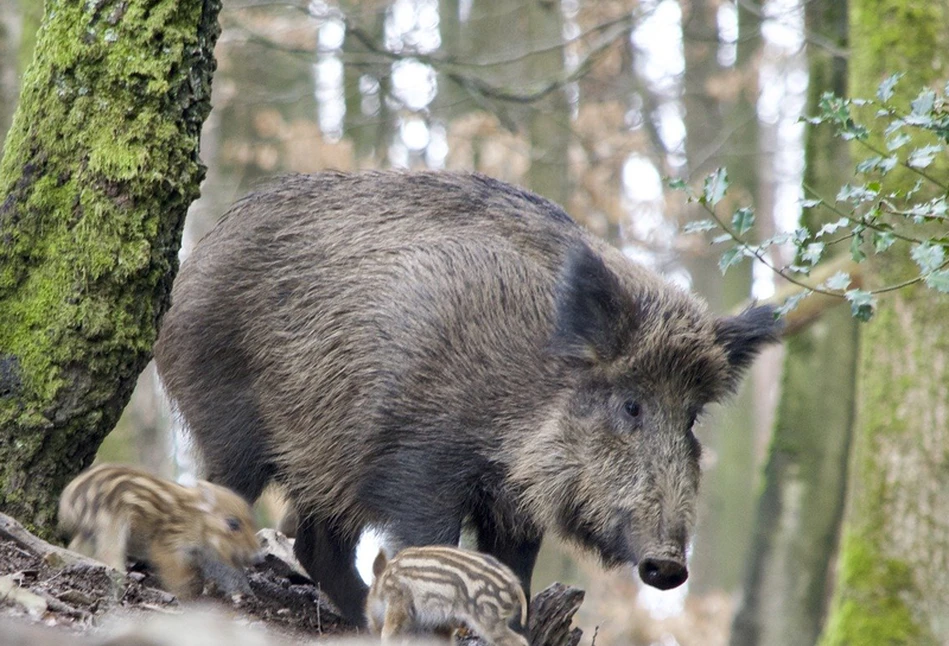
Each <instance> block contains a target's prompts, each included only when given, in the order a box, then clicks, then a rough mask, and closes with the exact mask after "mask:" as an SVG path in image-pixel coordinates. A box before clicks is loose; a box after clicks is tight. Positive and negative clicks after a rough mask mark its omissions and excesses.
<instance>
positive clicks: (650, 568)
mask: <svg viewBox="0 0 949 646" xmlns="http://www.w3.org/2000/svg"><path fill="white" fill-rule="evenodd" d="M639 578H641V579H642V580H643V583H645V584H647V585H651V586H652V587H654V588H659V589H660V590H671V589H672V588H677V587H679V586H680V585H682V584H683V583H685V580H686V579H688V578H689V571H688V570H687V569H686V567H685V565H684V564H683V563H680V562H678V561H673V560H670V559H660V558H645V559H643V560H642V561H640V562H639Z"/></svg>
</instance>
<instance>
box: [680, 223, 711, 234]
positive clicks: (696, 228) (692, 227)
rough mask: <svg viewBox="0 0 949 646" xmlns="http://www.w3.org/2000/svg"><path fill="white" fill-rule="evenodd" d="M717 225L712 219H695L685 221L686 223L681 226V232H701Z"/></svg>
mask: <svg viewBox="0 0 949 646" xmlns="http://www.w3.org/2000/svg"><path fill="white" fill-rule="evenodd" d="M717 226H718V225H717V224H716V223H715V221H714V220H695V221H693V222H688V223H686V225H685V226H684V227H682V233H702V232H703V231H711V230H712V229H714V228H716V227H717Z"/></svg>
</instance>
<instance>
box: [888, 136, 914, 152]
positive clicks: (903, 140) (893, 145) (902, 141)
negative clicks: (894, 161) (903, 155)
mask: <svg viewBox="0 0 949 646" xmlns="http://www.w3.org/2000/svg"><path fill="white" fill-rule="evenodd" d="M912 140H913V138H912V137H910V136H909V135H908V134H906V133H905V132H901V133H899V134H898V135H896V136H894V137H890V138H889V139H887V141H886V149H887V150H889V151H890V152H893V151H894V150H897V149H899V148H902V147H903V146H905V145H906V144H908V143H909V142H910V141H912Z"/></svg>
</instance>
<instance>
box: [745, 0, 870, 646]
mask: <svg viewBox="0 0 949 646" xmlns="http://www.w3.org/2000/svg"><path fill="white" fill-rule="evenodd" d="M805 21H806V27H807V28H808V30H810V32H811V33H815V34H820V35H822V36H823V37H824V38H826V39H827V40H829V41H831V42H833V43H834V44H835V45H836V46H838V47H839V48H840V49H841V50H843V49H845V48H846V35H847V12H846V3H844V2H840V1H838V0H816V1H814V2H811V3H809V4H808V5H807V8H806V14H805ZM808 59H809V72H810V86H809V88H808V102H807V112H808V113H809V114H816V112H817V104H818V101H819V99H820V96H821V95H822V94H823V93H824V92H829V91H833V92H835V93H837V94H838V95H839V94H842V93H843V92H844V91H845V89H846V64H845V61H844V60H843V59H841V58H839V57H835V56H833V55H832V54H831V53H830V52H828V51H826V49H822V48H819V47H816V46H815V45H813V44H812V45H809V46H808ZM805 156H806V163H807V168H806V170H805V181H806V182H807V183H808V185H810V186H813V187H815V188H816V190H818V191H819V192H821V193H822V194H824V195H827V196H830V197H833V196H834V195H836V193H837V190H838V189H839V187H840V186H841V185H843V183H844V182H845V181H846V179H847V178H848V177H849V168H850V166H851V165H850V163H849V158H848V154H847V146H846V144H845V143H844V142H843V141H842V140H840V139H837V138H835V137H833V136H832V132H831V130H830V129H829V128H813V129H811V130H809V131H808V133H807V139H806V152H805ZM831 216H832V217H831ZM803 219H804V224H806V225H808V226H810V227H811V228H812V229H813V228H819V227H820V226H821V225H822V224H823V223H824V222H825V221H827V220H829V219H837V216H836V215H834V214H831V213H830V212H829V211H826V212H821V211H808V212H806V213H805V214H804V216H803ZM856 325H857V324H856V323H855V322H854V320H853V319H852V317H851V316H850V312H849V311H848V309H847V308H846V307H845V306H844V307H841V306H838V307H837V308H836V309H835V310H834V311H833V312H830V313H827V314H825V315H824V316H823V317H822V318H821V319H820V320H819V321H818V322H817V323H815V324H814V325H812V326H810V327H808V328H807V329H806V330H803V331H802V332H801V333H799V334H798V335H796V336H793V337H791V338H790V339H788V341H787V344H786V346H785V352H786V353H785V359H784V375H783V379H782V387H781V401H780V403H779V405H778V412H777V419H776V424H775V428H774V434H773V436H772V439H771V445H770V447H769V451H768V463H767V466H766V467H765V485H764V490H763V492H762V494H761V498H760V499H759V501H758V512H757V520H756V524H755V536H754V539H753V542H752V548H751V553H750V554H749V559H748V570H747V576H746V580H745V587H744V594H743V599H742V604H741V606H740V608H739V611H738V613H737V615H736V617H735V622H734V625H733V627H732V634H731V644H732V645H733V646H752V645H755V644H782V645H786V646H792V645H800V646H810V645H811V644H813V643H814V642H815V641H816V639H817V636H818V634H819V633H820V629H821V624H822V621H823V617H824V613H825V610H826V605H827V573H828V567H829V564H830V563H831V559H832V555H833V552H834V549H835V546H836V541H837V532H838V528H839V523H840V513H841V510H842V507H843V499H844V485H845V483H846V461H847V449H848V446H849V439H850V429H851V425H852V416H853V398H854V392H853V391H854V371H855V361H856V348H857V328H856Z"/></svg>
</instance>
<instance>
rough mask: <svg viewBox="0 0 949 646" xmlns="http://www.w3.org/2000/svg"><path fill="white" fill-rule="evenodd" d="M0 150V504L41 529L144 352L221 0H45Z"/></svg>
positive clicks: (195, 164)
mask: <svg viewBox="0 0 949 646" xmlns="http://www.w3.org/2000/svg"><path fill="white" fill-rule="evenodd" d="M46 9H47V11H46V15H45V17H44V20H43V23H42V26H41V28H40V31H39V34H38V39H37V44H36V51H35V55H34V58H33V63H32V64H31V66H30V68H29V70H28V72H27V74H26V77H25V79H24V82H23V91H22V93H21V96H20V104H19V106H18V109H17V112H16V115H15V116H14V120H13V125H12V126H11V129H10V133H9V134H8V136H7V140H6V147H5V150H4V157H3V160H2V162H0V195H3V196H4V201H3V203H2V205H0V240H2V244H0V510H2V511H4V512H5V513H8V514H10V515H12V516H14V517H17V518H19V519H20V520H21V521H23V522H24V523H25V524H26V525H27V526H28V527H29V528H31V529H33V530H39V531H40V533H41V534H44V535H49V532H48V526H49V525H50V524H51V522H52V520H53V519H54V516H55V501H56V499H57V497H58V495H59V492H60V491H61V490H62V488H63V486H64V485H65V484H66V482H67V481H68V480H69V479H70V478H71V477H72V476H73V475H75V474H76V473H77V472H78V471H79V470H80V469H81V468H83V467H84V466H87V465H88V464H89V463H90V462H91V461H92V458H93V456H94V455H95V451H96V448H97V447H98V446H99V443H100V442H101V441H102V438H103V437H104V436H105V435H106V434H107V433H108V432H109V431H110V430H111V428H112V426H113V425H114V423H115V421H116V419H118V416H119V414H120V413H121V411H122V408H123V407H124V405H125V403H126V402H127V400H128V397H129V395H130V393H131V390H132V387H133V386H134V384H135V380H136V377H137V376H138V374H139V372H141V370H142V368H143V367H144V366H145V364H146V363H147V361H148V359H149V357H150V356H151V350H152V344H153V343H154V340H155V337H156V334H157V328H158V322H159V320H160V319H161V316H162V314H163V313H164V312H165V310H166V309H167V307H168V304H169V295H170V289H171V283H172V280H173V278H174V276H175V272H176V270H177V266H178V261H177V254H178V247H179V244H180V237H181V227H182V223H183V222H184V217H185V213H186V212H187V210H188V205H189V204H190V203H191V202H192V200H194V198H195V197H197V195H198V186H199V183H200V181H201V179H202V177H203V176H204V167H203V165H202V164H201V162H200V160H199V159H198V140H199V134H200V130H201V124H202V122H203V121H204V119H205V117H206V116H207V114H208V111H209V110H210V101H209V97H210V84H211V75H212V73H213V71H214V57H213V47H214V44H215V41H216V39H217V35H218V31H219V30H218V26H217V15H218V11H219V9H220V2H219V0H97V1H95V2H73V1H66V0H47V3H46Z"/></svg>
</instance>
